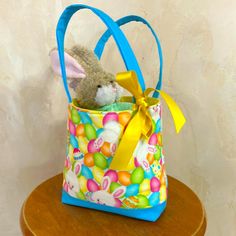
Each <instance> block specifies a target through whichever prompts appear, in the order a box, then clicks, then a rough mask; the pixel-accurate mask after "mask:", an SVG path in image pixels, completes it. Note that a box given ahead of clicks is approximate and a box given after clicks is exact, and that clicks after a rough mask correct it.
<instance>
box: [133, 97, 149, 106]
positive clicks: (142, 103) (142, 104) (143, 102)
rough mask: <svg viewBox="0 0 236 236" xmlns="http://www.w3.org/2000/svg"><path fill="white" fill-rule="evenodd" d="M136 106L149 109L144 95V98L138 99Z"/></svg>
mask: <svg viewBox="0 0 236 236" xmlns="http://www.w3.org/2000/svg"><path fill="white" fill-rule="evenodd" d="M136 104H137V105H138V106H142V107H147V106H148V103H147V102H146V98H145V97H144V95H143V97H140V98H138V99H136Z"/></svg>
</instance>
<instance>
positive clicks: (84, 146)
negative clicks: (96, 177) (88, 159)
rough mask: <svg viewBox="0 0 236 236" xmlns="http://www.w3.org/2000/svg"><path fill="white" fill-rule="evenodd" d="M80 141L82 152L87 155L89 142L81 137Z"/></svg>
mask: <svg viewBox="0 0 236 236" xmlns="http://www.w3.org/2000/svg"><path fill="white" fill-rule="evenodd" d="M78 141H79V147H80V151H81V152H82V153H87V152H88V140H87V139H86V138H85V137H83V136H79V137H78Z"/></svg>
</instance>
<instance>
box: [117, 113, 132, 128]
mask: <svg viewBox="0 0 236 236" xmlns="http://www.w3.org/2000/svg"><path fill="white" fill-rule="evenodd" d="M130 118H131V114H130V113H129V112H120V113H119V115H118V121H119V123H120V124H122V125H123V126H126V125H127V124H128V122H129V120H130Z"/></svg>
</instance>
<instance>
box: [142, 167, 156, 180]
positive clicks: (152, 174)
mask: <svg viewBox="0 0 236 236" xmlns="http://www.w3.org/2000/svg"><path fill="white" fill-rule="evenodd" d="M153 176H154V173H153V171H152V169H151V168H150V169H149V170H148V171H145V172H144V178H145V179H151V178H152V177H153Z"/></svg>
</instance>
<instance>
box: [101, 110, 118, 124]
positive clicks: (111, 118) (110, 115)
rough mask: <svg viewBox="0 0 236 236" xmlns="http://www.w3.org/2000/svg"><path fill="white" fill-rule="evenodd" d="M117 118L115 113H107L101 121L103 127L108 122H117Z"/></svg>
mask: <svg viewBox="0 0 236 236" xmlns="http://www.w3.org/2000/svg"><path fill="white" fill-rule="evenodd" d="M118 120H119V116H118V115H117V113H115V112H109V113H107V114H106V115H105V116H104V117H103V120H102V123H103V125H105V124H106V123H107V122H109V121H116V122H118Z"/></svg>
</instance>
